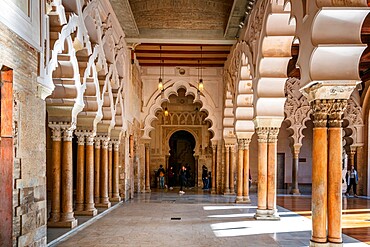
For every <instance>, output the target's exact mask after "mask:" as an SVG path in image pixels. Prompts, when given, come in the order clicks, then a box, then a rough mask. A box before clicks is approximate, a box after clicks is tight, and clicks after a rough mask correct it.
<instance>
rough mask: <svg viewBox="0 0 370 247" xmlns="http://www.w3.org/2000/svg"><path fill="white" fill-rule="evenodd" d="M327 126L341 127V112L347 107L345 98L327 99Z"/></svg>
mask: <svg viewBox="0 0 370 247" xmlns="http://www.w3.org/2000/svg"><path fill="white" fill-rule="evenodd" d="M329 102H330V104H331V107H330V109H329V127H339V128H340V127H342V122H343V113H344V111H345V109H346V108H347V100H346V99H334V100H330V101H329Z"/></svg>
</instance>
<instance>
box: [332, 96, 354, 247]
mask: <svg viewBox="0 0 370 247" xmlns="http://www.w3.org/2000/svg"><path fill="white" fill-rule="evenodd" d="M330 103H331V108H330V110H329V139H328V142H329V148H328V151H329V152H328V154H329V159H328V161H329V164H328V171H329V172H328V241H329V242H330V243H331V244H342V122H343V120H342V119H343V112H344V110H345V108H346V107H347V100H340V99H337V100H331V101H330ZM351 163H352V161H351ZM353 164H354V162H353Z"/></svg>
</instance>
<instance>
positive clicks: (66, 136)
mask: <svg viewBox="0 0 370 247" xmlns="http://www.w3.org/2000/svg"><path fill="white" fill-rule="evenodd" d="M72 138H73V129H64V130H63V141H65V142H71V141H72Z"/></svg>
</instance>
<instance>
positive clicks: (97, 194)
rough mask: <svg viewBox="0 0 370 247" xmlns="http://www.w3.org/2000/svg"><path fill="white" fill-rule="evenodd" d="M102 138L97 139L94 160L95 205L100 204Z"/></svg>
mask: <svg viewBox="0 0 370 247" xmlns="http://www.w3.org/2000/svg"><path fill="white" fill-rule="evenodd" d="M100 144H101V141H100V138H98V137H95V153H94V155H95V159H94V168H95V169H94V201H95V205H97V204H99V203H100V150H101V145H100Z"/></svg>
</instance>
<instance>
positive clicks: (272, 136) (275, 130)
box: [268, 127, 279, 143]
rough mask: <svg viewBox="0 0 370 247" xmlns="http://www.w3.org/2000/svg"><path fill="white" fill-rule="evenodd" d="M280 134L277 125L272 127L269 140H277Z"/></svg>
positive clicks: (271, 141)
mask: <svg viewBox="0 0 370 247" xmlns="http://www.w3.org/2000/svg"><path fill="white" fill-rule="evenodd" d="M278 134H279V128H276V127H273V128H270V130H269V139H268V142H270V143H274V142H277V137H278Z"/></svg>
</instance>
